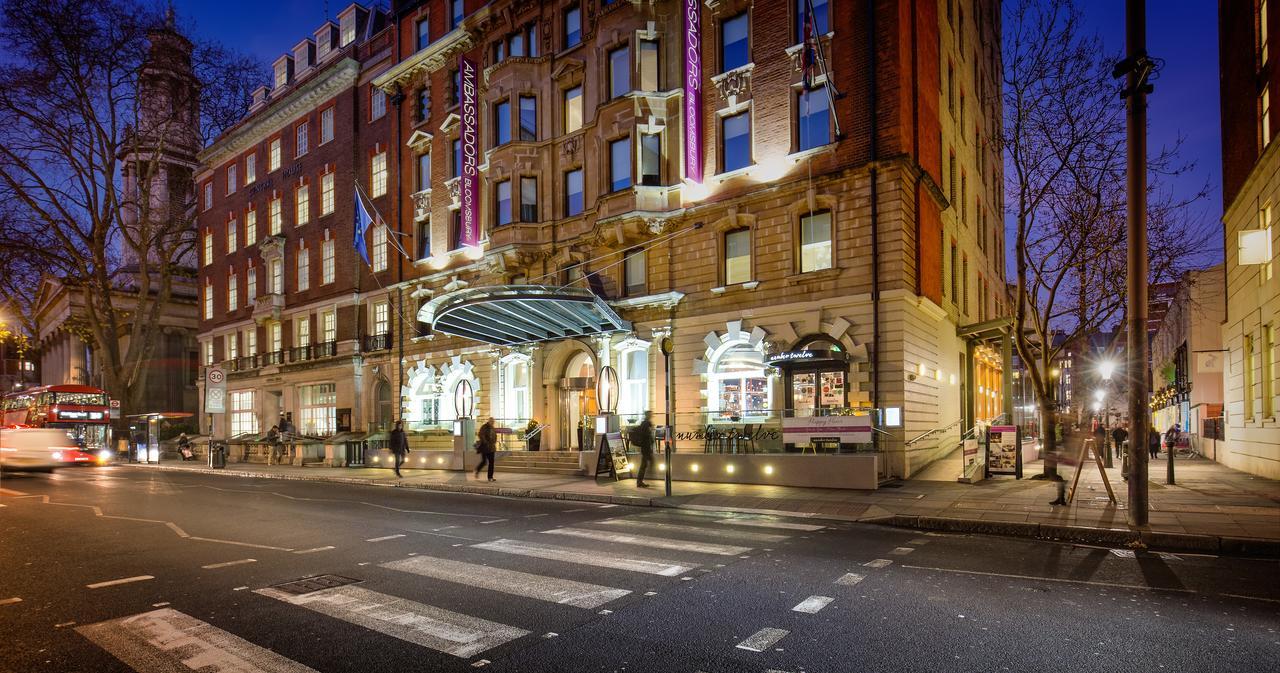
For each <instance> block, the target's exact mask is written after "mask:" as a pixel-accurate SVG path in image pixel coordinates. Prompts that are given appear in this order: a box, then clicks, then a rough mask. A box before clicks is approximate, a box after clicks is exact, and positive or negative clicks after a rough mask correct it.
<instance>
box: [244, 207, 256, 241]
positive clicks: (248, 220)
mask: <svg viewBox="0 0 1280 673" xmlns="http://www.w3.org/2000/svg"><path fill="white" fill-rule="evenodd" d="M257 242H258V211H256V210H254V209H252V208H250V209H249V210H246V211H245V212H244V244H245V245H253V244H255V243H257Z"/></svg>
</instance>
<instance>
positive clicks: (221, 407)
mask: <svg viewBox="0 0 1280 673" xmlns="http://www.w3.org/2000/svg"><path fill="white" fill-rule="evenodd" d="M204 412H205V413H206V414H225V413H226V412H227V373H226V372H225V371H223V370H222V368H221V367H210V368H208V369H207V370H205V374H204Z"/></svg>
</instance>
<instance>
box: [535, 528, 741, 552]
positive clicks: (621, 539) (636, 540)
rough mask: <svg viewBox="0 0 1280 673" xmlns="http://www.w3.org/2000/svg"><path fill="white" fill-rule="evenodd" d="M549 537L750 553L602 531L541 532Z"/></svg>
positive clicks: (738, 548) (704, 544)
mask: <svg viewBox="0 0 1280 673" xmlns="http://www.w3.org/2000/svg"><path fill="white" fill-rule="evenodd" d="M542 532H544V533H547V534H549V535H568V536H570V537H580V538H586V539H588V540H600V541H602V542H613V543H616V544H634V545H641V546H644V547H652V548H656V549H674V550H676V551H687V552H694V553H698V554H718V555H720V556H737V555H738V554H743V553H746V552H749V551H751V547H735V546H733V545H727V544H714V543H711V542H688V541H685V540H669V539H667V538H662V537H652V536H649V535H628V534H625V533H610V532H608V531H602V530H590V529H587V528H553V529H551V530H546V531H542Z"/></svg>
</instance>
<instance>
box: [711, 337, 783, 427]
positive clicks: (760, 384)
mask: <svg viewBox="0 0 1280 673" xmlns="http://www.w3.org/2000/svg"><path fill="white" fill-rule="evenodd" d="M712 372H713V373H712V374H711V376H710V377H709V382H710V389H709V390H708V391H707V392H708V403H709V405H710V409H711V411H713V412H718V415H719V416H720V417H722V418H734V417H741V416H752V415H764V414H767V413H768V412H769V409H770V406H771V405H770V402H771V399H770V391H769V378H768V377H767V376H765V371H764V357H763V355H762V353H761V352H760V350H759V349H758V348H757V347H755V346H752V345H751V344H750V343H747V342H743V343H739V344H735V345H733V346H730V347H729V348H728V349H727V350H725V351H724V352H723V353H721V354H720V357H719V358H717V359H716V361H715V364H714V367H713V370H712Z"/></svg>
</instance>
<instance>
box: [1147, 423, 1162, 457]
mask: <svg viewBox="0 0 1280 673" xmlns="http://www.w3.org/2000/svg"><path fill="white" fill-rule="evenodd" d="M1147 449H1148V450H1150V451H1151V457H1152V458H1159V457H1160V431H1159V430H1157V429H1156V426H1154V425H1153V426H1151V428H1150V429H1148V430H1147Z"/></svg>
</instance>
